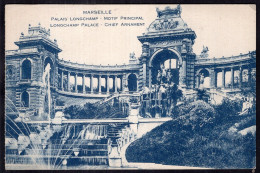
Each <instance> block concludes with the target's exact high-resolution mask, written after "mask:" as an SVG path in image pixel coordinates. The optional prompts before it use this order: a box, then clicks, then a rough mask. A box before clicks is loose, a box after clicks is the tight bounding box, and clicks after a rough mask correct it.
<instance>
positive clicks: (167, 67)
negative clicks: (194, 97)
mask: <svg viewBox="0 0 260 173" xmlns="http://www.w3.org/2000/svg"><path fill="white" fill-rule="evenodd" d="M179 64H180V57H179V55H178V54H177V53H176V52H173V51H172V50H168V49H167V50H161V51H158V52H157V53H155V54H154V55H153V56H152V58H151V60H150V63H149V65H150V72H149V75H150V76H149V77H150V78H149V79H150V81H149V85H155V84H161V83H171V82H173V83H175V84H177V85H178V84H179Z"/></svg>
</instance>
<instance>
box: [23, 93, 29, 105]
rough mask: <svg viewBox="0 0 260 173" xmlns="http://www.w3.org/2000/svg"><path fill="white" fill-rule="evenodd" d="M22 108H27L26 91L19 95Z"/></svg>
mask: <svg viewBox="0 0 260 173" xmlns="http://www.w3.org/2000/svg"><path fill="white" fill-rule="evenodd" d="M21 103H22V107H29V94H28V92H27V91H24V92H23V93H22V95H21Z"/></svg>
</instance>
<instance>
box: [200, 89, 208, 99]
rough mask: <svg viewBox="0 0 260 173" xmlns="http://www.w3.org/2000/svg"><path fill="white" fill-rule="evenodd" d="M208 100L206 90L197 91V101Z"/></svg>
mask: <svg viewBox="0 0 260 173" xmlns="http://www.w3.org/2000/svg"><path fill="white" fill-rule="evenodd" d="M208 98H209V94H208V93H207V90H205V89H198V90H197V99H198V100H204V101H208Z"/></svg>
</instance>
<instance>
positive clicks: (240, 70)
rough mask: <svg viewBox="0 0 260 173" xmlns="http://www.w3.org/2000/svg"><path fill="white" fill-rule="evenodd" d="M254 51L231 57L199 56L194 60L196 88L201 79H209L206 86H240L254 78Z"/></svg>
mask: <svg viewBox="0 0 260 173" xmlns="http://www.w3.org/2000/svg"><path fill="white" fill-rule="evenodd" d="M255 72H256V52H255V51H253V52H249V53H247V54H240V55H238V56H232V57H222V58H201V59H197V61H196V62H195V75H196V76H195V77H196V86H195V87H196V88H199V87H200V85H201V83H202V82H201V80H203V79H201V78H202V76H203V78H208V79H210V80H209V81H210V83H209V86H206V88H221V89H226V88H230V89H233V88H240V89H241V88H242V87H243V86H248V85H250V84H251V82H252V80H255V79H254V77H255Z"/></svg>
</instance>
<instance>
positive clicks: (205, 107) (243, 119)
mask: <svg viewBox="0 0 260 173" xmlns="http://www.w3.org/2000/svg"><path fill="white" fill-rule="evenodd" d="M240 106H241V104H240V102H239V101H230V100H225V101H224V102H223V103H222V104H221V105H218V106H216V107H213V106H211V105H209V104H208V103H206V102H204V101H201V100H198V101H195V102H192V103H184V104H182V105H179V106H176V108H175V110H174V111H176V112H174V111H173V112H174V116H173V117H174V120H172V121H168V122H166V123H164V124H162V125H161V126H158V127H156V128H155V129H153V130H152V131H150V132H148V133H147V134H146V135H144V136H143V137H142V138H140V139H138V140H136V141H135V142H133V143H132V144H131V145H130V146H129V147H128V148H127V151H126V158H127V160H128V161H129V162H152V163H159V164H166V165H180V166H181V165H182V166H196V167H209V168H252V167H254V166H255V147H256V146H255V137H256V136H255V134H251V133H248V134H246V135H244V136H243V135H241V134H240V133H238V131H236V132H233V133H230V132H229V129H230V127H232V126H234V125H236V126H237V127H239V129H238V130H242V129H244V128H247V127H250V126H252V125H255V121H254V120H255V119H254V118H253V116H252V115H248V116H236V115H237V112H238V111H239V110H240V109H239V108H240ZM222 109H224V110H222ZM229 111H231V112H229ZM221 117H225V119H224V118H223V120H222V121H219V120H218V119H219V118H221ZM238 124H239V125H238Z"/></svg>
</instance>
